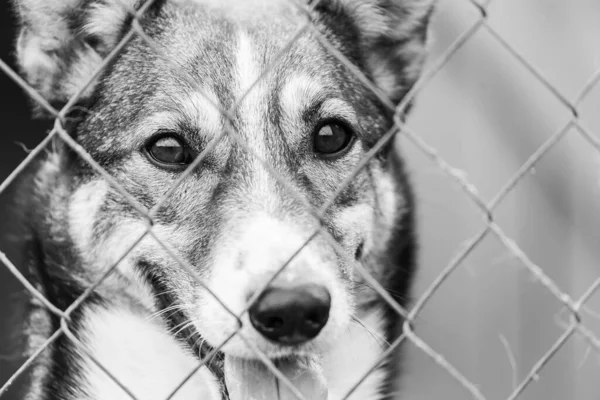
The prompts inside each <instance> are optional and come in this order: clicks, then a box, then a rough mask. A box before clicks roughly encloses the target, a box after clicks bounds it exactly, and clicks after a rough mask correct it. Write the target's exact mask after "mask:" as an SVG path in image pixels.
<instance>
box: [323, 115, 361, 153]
mask: <svg viewBox="0 0 600 400" xmlns="http://www.w3.org/2000/svg"><path fill="white" fill-rule="evenodd" d="M353 139H354V135H353V133H352V131H350V129H348V128H347V127H346V126H344V125H342V124H340V123H336V122H331V123H327V124H324V125H321V126H320V127H319V129H317V130H316V131H315V133H314V136H313V146H314V150H315V152H316V153H318V154H320V155H322V156H326V157H335V156H339V155H342V154H343V153H345V150H347V149H349V148H350V145H351V144H352V143H353Z"/></svg>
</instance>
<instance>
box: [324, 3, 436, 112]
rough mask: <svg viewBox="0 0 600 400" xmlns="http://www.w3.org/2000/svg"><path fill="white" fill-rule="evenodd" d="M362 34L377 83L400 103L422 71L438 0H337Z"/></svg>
mask: <svg viewBox="0 0 600 400" xmlns="http://www.w3.org/2000/svg"><path fill="white" fill-rule="evenodd" d="M334 1H336V2H337V5H338V6H341V7H342V9H343V10H344V12H345V14H347V15H349V16H350V18H351V19H352V21H353V22H354V25H355V26H356V28H357V30H358V34H359V41H360V52H361V53H362V54H363V55H364V57H365V58H364V62H365V68H366V69H367V72H368V73H369V75H370V76H371V78H372V79H373V81H374V83H375V84H376V85H377V86H378V87H379V88H380V89H381V90H383V92H384V93H385V94H386V95H388V96H389V98H390V99H391V100H392V101H393V102H394V103H398V102H399V101H400V100H401V99H402V97H403V96H404V94H406V92H407V91H408V90H409V89H410V87H411V86H412V85H413V84H414V83H415V81H416V80H417V78H418V77H419V75H420V73H421V69H422V66H423V62H424V60H425V55H426V49H425V45H426V43H425V42H426V39H427V29H428V24H429V17H430V14H431V10H432V8H433V5H434V3H435V0H334Z"/></svg>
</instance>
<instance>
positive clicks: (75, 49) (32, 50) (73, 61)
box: [15, 0, 136, 103]
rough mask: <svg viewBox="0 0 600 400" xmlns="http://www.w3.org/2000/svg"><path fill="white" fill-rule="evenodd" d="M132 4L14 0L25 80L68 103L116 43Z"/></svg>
mask: <svg viewBox="0 0 600 400" xmlns="http://www.w3.org/2000/svg"><path fill="white" fill-rule="evenodd" d="M135 3H136V1H135V0H15V6H16V11H17V14H18V17H19V19H20V23H21V27H20V29H21V30H20V34H19V38H18V41H17V59H18V62H19V65H20V67H21V69H22V72H23V73H24V75H25V77H26V79H27V80H28V81H29V83H30V84H32V85H33V86H34V87H35V88H36V89H37V90H38V91H39V92H40V93H41V94H42V96H44V97H45V98H46V99H47V100H48V101H50V102H53V103H64V102H66V101H67V100H68V99H69V98H70V97H71V96H73V95H74V94H75V93H77V92H78V91H79V89H80V88H81V87H82V86H83V85H85V84H86V82H87V81H88V80H89V79H90V78H91V77H92V74H93V72H94V71H95V70H96V69H97V68H98V67H99V66H100V65H101V63H102V59H103V57H104V56H105V55H106V54H107V53H108V51H110V49H111V48H112V47H113V46H114V45H115V44H116V42H117V41H118V39H119V36H120V35H121V34H122V31H123V27H124V24H125V23H126V22H127V20H128V16H129V15H130V10H133V9H134V8H135V6H136V4H135ZM89 93H90V91H87V93H85V94H84V97H85V95H89Z"/></svg>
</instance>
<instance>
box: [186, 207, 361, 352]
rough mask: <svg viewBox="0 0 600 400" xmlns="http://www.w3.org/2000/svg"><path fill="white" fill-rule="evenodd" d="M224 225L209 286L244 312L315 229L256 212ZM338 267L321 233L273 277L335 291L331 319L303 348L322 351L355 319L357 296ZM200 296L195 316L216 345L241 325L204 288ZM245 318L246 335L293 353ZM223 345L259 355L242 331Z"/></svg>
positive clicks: (268, 346)
mask: <svg viewBox="0 0 600 400" xmlns="http://www.w3.org/2000/svg"><path fill="white" fill-rule="evenodd" d="M224 231H225V232H227V236H224V237H222V238H221V239H220V240H219V241H218V242H217V243H216V245H215V251H214V253H213V254H214V256H213V260H214V261H213V265H212V266H211V267H210V268H211V274H212V275H211V277H210V280H209V282H208V283H209V284H208V286H209V287H210V289H211V290H212V291H213V293H215V294H216V295H217V296H218V297H219V299H221V301H222V302H223V303H224V304H225V305H226V306H227V307H229V309H230V310H231V311H233V312H234V313H235V314H238V315H239V313H241V311H242V310H244V309H245V307H246V304H247V301H248V299H249V297H250V296H251V295H253V294H254V293H255V291H256V290H259V289H261V288H262V287H263V286H264V285H265V284H266V283H267V282H268V280H269V279H270V278H271V277H272V276H273V275H274V274H275V273H276V272H277V271H278V270H279V269H280V268H281V266H282V265H284V264H285V263H286V262H287V261H288V260H289V259H290V258H291V256H292V255H293V254H294V253H296V251H298V249H299V248H300V247H301V246H302V245H303V244H304V243H305V242H306V240H307V239H308V238H309V236H310V234H311V233H312V232H311V231H310V230H308V229H307V230H300V229H299V228H297V227H295V226H292V225H290V224H288V223H286V222H283V221H279V220H276V219H274V218H273V217H271V216H269V215H266V214H258V215H255V216H254V217H252V218H250V219H247V220H245V221H244V222H240V223H238V224H236V227H235V228H232V229H226V230H224ZM338 269H339V265H338V260H337V257H336V256H335V253H334V252H333V251H332V250H331V249H329V248H327V247H326V245H324V244H322V243H321V242H320V241H319V240H318V239H315V240H312V241H311V242H310V243H309V244H308V245H307V246H306V247H305V248H304V249H303V250H301V251H300V252H299V253H298V254H297V255H296V257H294V259H293V260H292V261H291V262H290V263H289V264H288V265H287V266H286V267H285V269H284V270H283V271H282V272H281V273H280V275H278V277H277V278H276V279H275V281H274V282H273V283H272V285H273V286H277V285H282V286H288V287H289V286H293V285H300V284H307V283H312V284H317V285H322V286H324V287H325V288H326V289H327V290H328V291H329V294H330V296H331V309H330V313H329V320H328V322H327V325H326V326H325V327H324V328H323V330H322V331H321V332H320V334H319V335H318V336H317V337H316V338H315V339H313V340H312V341H311V342H308V343H307V344H305V345H303V350H301V352H304V353H305V354H318V353H319V352H320V351H322V350H324V349H326V348H327V347H328V346H330V345H331V343H332V342H333V341H334V340H335V338H336V337H337V336H338V335H339V334H340V332H341V331H343V329H345V327H346V326H347V324H348V322H349V318H350V315H351V312H352V305H351V304H350V302H351V300H350V299H349V294H348V293H347V291H346V289H345V287H344V285H343V283H342V282H341V280H340V278H339V273H338ZM199 298H200V301H199V302H198V318H197V320H196V321H195V323H196V326H197V329H198V331H199V332H201V334H202V335H203V337H204V338H205V339H206V340H207V341H208V342H209V343H210V344H211V345H213V346H217V345H219V344H221V343H222V342H223V341H224V340H225V339H226V338H227V337H228V336H229V335H230V334H231V333H233V332H234V331H235V330H236V329H237V324H236V320H235V318H234V317H233V316H232V315H231V314H229V313H228V312H227V311H226V310H225V309H224V308H223V307H222V306H221V305H220V304H218V303H217V301H216V300H215V299H214V298H213V297H212V296H210V295H209V294H207V293H202V294H200V295H199ZM242 323H243V328H242V329H241V332H242V334H243V335H244V337H245V338H246V339H248V340H250V341H252V342H253V343H254V344H255V345H256V346H257V347H258V348H260V349H261V350H263V351H264V352H266V353H267V354H268V355H270V356H271V357H276V356H282V355H285V354H289V351H290V350H289V349H288V350H286V349H285V348H282V347H281V346H277V345H274V344H272V343H271V342H268V341H267V340H266V339H264V338H263V337H262V336H261V335H260V334H259V333H258V332H257V331H256V330H254V328H253V327H252V325H251V324H250V321H249V319H248V317H247V315H246V314H245V315H244V316H243V318H242ZM223 351H224V352H225V353H226V354H228V355H234V356H237V357H243V358H254V357H255V355H254V353H253V352H252V351H251V350H250V349H249V348H248V347H247V346H246V345H245V344H244V342H243V341H242V340H240V339H239V338H237V337H234V339H232V340H231V341H230V342H229V343H228V344H227V345H226V346H225V347H224V348H223ZM286 352H287V353H286Z"/></svg>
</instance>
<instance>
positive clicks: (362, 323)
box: [352, 315, 390, 349]
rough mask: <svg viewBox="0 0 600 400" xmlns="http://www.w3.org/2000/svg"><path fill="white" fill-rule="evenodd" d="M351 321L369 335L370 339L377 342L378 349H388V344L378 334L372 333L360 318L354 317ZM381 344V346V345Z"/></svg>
mask: <svg viewBox="0 0 600 400" xmlns="http://www.w3.org/2000/svg"><path fill="white" fill-rule="evenodd" d="M352 320H353V321H354V322H355V323H356V324H358V325H359V326H361V327H362V328H363V329H364V330H365V331H366V332H367V333H368V334H369V335H371V337H372V338H373V339H374V340H375V341H376V342H377V344H378V345H379V347H381V348H382V349H385V348H386V346H385V345H387V346H388V347H389V346H390V343H389V342H388V341H387V340H386V339H385V338H384V337H383V336H382V335H380V334H378V333H377V332H374V331H373V330H372V329H371V328H369V326H367V324H365V323H364V322H363V321H362V320H361V319H360V318H358V317H357V316H356V315H353V316H352ZM382 342H383V344H382Z"/></svg>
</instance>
